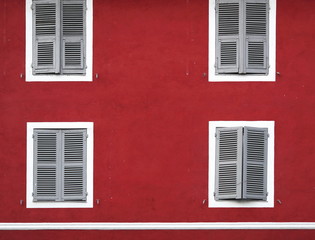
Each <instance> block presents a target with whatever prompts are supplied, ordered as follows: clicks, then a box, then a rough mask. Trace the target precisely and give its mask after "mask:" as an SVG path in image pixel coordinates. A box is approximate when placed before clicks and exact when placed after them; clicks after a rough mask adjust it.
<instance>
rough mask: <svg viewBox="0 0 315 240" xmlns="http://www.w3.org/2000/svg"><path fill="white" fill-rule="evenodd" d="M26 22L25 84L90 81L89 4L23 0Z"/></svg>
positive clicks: (89, 0) (74, 0) (85, 0)
mask: <svg viewBox="0 0 315 240" xmlns="http://www.w3.org/2000/svg"><path fill="white" fill-rule="evenodd" d="M26 22H27V25H26V26H27V27H26V81H92V72H91V71H92V0H26ZM30 39H31V40H30Z"/></svg>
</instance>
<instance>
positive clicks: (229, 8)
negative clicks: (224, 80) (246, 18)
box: [216, 0, 241, 73]
mask: <svg viewBox="0 0 315 240" xmlns="http://www.w3.org/2000/svg"><path fill="white" fill-rule="evenodd" d="M240 11H241V6H240V0H217V1H216V73H238V72H239V51H240V22H241V21H240V20H241V19H240Z"/></svg>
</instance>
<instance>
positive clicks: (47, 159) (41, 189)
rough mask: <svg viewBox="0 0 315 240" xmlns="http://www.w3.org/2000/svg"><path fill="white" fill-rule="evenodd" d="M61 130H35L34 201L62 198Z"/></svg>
mask: <svg viewBox="0 0 315 240" xmlns="http://www.w3.org/2000/svg"><path fill="white" fill-rule="evenodd" d="M59 132H60V131H58V130H35V131H34V193H33V195H34V201H41V200H46V201H48V200H50V201H52V200H54V201H57V200H58V199H59V198H60V195H59V192H60V191H59V184H58V182H59V181H58V179H60V171H59V169H60V168H59V166H58V164H59V162H58V159H59V158H60V156H59V153H60V149H59V146H60V144H59V143H60V134H59Z"/></svg>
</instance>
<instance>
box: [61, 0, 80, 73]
mask: <svg viewBox="0 0 315 240" xmlns="http://www.w3.org/2000/svg"><path fill="white" fill-rule="evenodd" d="M85 19H86V1H85V0H63V1H62V2H61V35H62V37H61V38H62V43H61V53H62V73H82V74H84V73H85V69H86V63H85V62H86V61H85V48H86V47H85V45H86V40H85V39H86V37H85V36H86V20H85Z"/></svg>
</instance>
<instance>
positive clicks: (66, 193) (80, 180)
mask: <svg viewBox="0 0 315 240" xmlns="http://www.w3.org/2000/svg"><path fill="white" fill-rule="evenodd" d="M86 138H87V133H86V130H85V129H82V130H80V129H77V130H63V131H62V159H63V166H62V169H63V173H62V174H63V178H62V179H63V184H62V198H63V200H86V141H87V139H86Z"/></svg>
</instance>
